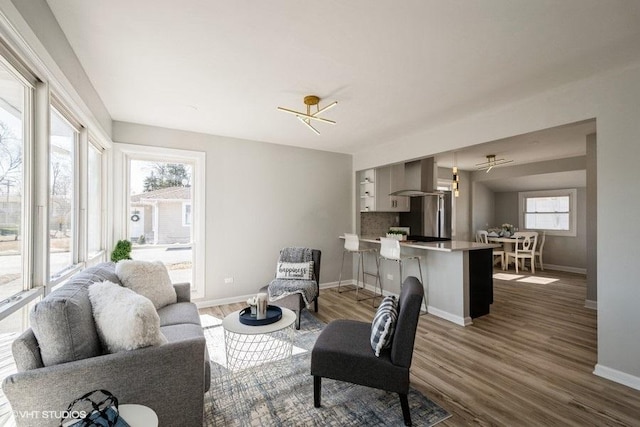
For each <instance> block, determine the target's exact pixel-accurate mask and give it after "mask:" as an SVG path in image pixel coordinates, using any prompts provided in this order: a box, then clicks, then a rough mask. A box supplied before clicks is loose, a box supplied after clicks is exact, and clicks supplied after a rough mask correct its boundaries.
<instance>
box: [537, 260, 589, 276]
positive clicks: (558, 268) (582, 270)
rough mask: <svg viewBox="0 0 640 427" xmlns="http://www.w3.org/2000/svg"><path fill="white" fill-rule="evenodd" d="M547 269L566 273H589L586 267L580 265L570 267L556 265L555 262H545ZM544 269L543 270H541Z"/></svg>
mask: <svg viewBox="0 0 640 427" xmlns="http://www.w3.org/2000/svg"><path fill="white" fill-rule="evenodd" d="M544 268H545V270H556V271H564V272H566V273H576V274H587V269H586V268H578V267H568V266H566V265H554V264H546V263H545V264H544ZM540 271H542V270H540ZM536 272H538V268H536Z"/></svg>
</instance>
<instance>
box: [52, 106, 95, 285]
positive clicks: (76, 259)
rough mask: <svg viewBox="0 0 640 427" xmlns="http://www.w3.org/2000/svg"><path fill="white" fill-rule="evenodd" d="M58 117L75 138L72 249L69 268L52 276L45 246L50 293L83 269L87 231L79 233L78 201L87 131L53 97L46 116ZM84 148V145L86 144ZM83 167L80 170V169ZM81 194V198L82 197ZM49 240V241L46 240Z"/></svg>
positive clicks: (83, 180) (80, 227)
mask: <svg viewBox="0 0 640 427" xmlns="http://www.w3.org/2000/svg"><path fill="white" fill-rule="evenodd" d="M54 112H55V113H57V114H58V116H59V118H61V119H62V120H64V121H65V122H66V123H67V124H68V125H69V126H70V127H71V128H73V130H74V131H75V137H74V141H73V149H74V152H73V158H72V164H73V168H74V170H73V200H72V217H71V229H72V233H71V236H72V241H71V243H70V248H71V264H70V265H68V266H66V267H65V268H64V269H63V270H61V271H60V272H58V273H57V274H56V275H55V276H54V275H52V272H51V264H50V263H51V251H50V249H51V245H50V243H49V242H48V243H49V244H48V245H47V250H48V257H47V262H48V263H49V268H48V269H47V270H48V273H49V277H48V278H47V280H48V286H49V287H50V288H51V289H54V288H56V287H57V286H58V285H60V284H62V283H64V282H65V281H67V280H68V279H69V277H71V276H72V275H74V274H75V273H77V272H78V271H80V270H81V269H82V267H83V263H82V261H83V258H84V256H85V255H84V254H82V255H81V254H80V252H81V250H86V244H85V245H83V244H81V243H80V242H81V241H82V239H85V238H86V231H85V230H82V228H83V226H86V221H82V219H81V203H83V202H81V200H82V201H84V200H86V191H84V192H83V191H82V189H81V184H82V185H83V186H86V182H85V181H86V176H85V177H81V175H82V173H81V170H82V169H84V170H86V162H87V159H86V156H83V155H82V154H86V150H83V149H82V148H81V146H82V145H84V144H82V142H83V141H86V133H85V132H86V131H85V130H84V128H83V127H82V125H81V124H80V123H79V122H78V121H77V120H76V119H75V118H74V117H73V115H72V113H71V112H70V111H69V109H68V108H66V107H65V106H64V104H62V103H61V102H60V101H59V100H58V99H57V98H56V97H55V96H51V104H50V106H49V115H50V116H51V115H52V114H53V113H54ZM50 137H51V131H50V130H49V138H50ZM85 144H86V142H85ZM48 149H49V150H50V149H51V139H49V147H48ZM49 156H51V153H49ZM49 163H51V158H50V157H49ZM81 165H82V166H81ZM47 173H49V171H47ZM50 178H51V177H50V175H49V179H50ZM81 178H85V179H81ZM50 185H51V183H50V182H49V186H50ZM50 191H51V190H50V189H49V191H48V192H49V209H50V205H51V199H50V197H51V193H50ZM83 193H84V194H83ZM49 220H50V218H49V213H47V227H48V224H49ZM81 230H82V231H81ZM48 233H49V231H48V230H47V235H48ZM47 240H49V239H47Z"/></svg>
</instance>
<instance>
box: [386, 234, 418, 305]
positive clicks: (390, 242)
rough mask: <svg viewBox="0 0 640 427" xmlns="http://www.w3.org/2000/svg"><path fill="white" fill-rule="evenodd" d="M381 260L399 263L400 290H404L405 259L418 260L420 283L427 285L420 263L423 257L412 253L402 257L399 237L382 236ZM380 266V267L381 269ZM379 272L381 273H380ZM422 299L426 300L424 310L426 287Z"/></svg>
mask: <svg viewBox="0 0 640 427" xmlns="http://www.w3.org/2000/svg"><path fill="white" fill-rule="evenodd" d="M379 259H380V261H384V260H387V261H393V262H396V263H398V269H399V271H400V290H402V263H403V262H404V261H409V260H416V261H418V271H419V272H420V283H422V286H424V287H425V288H426V286H425V283H424V280H423V278H422V266H421V265H420V260H421V259H422V257H420V256H419V255H411V256H406V257H402V256H400V241H399V240H397V239H389V238H387V237H381V238H380V256H379ZM380 261H378V266H379V265H380V264H379V263H380ZM379 268H380V267H378V269H379ZM378 274H379V273H378ZM422 301H423V302H424V311H425V313H426V311H427V290H426V289H425V292H424V296H423V297H422Z"/></svg>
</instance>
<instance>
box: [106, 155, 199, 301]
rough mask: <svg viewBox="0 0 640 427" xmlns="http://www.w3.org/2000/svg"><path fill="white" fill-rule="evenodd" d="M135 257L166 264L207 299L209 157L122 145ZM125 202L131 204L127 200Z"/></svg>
mask: <svg viewBox="0 0 640 427" xmlns="http://www.w3.org/2000/svg"><path fill="white" fill-rule="evenodd" d="M117 147H119V149H120V150H121V151H122V153H123V154H124V156H123V157H122V160H123V163H122V168H123V169H124V170H125V171H126V172H125V175H126V176H127V177H128V180H127V181H128V182H126V183H125V182H123V183H122V184H123V187H124V188H127V187H128V188H127V191H126V194H127V200H126V204H125V206H126V205H128V208H127V212H128V215H127V217H126V218H125V222H124V224H123V226H124V227H123V232H126V236H127V238H128V239H129V240H130V241H131V243H132V245H133V251H132V254H131V256H132V258H134V259H138V260H160V261H162V262H163V263H164V264H165V266H166V267H167V270H168V271H169V275H170V277H171V280H172V282H174V283H179V282H189V283H191V284H192V292H193V295H194V297H202V296H204V247H203V244H204V242H203V241H202V237H203V236H204V170H205V169H204V160H205V159H204V153H200V152H193V151H187V150H175V149H166V148H159V147H153V149H149V148H148V147H144V146H133V145H126V144H118V146H117ZM123 202H125V201H124V200H123Z"/></svg>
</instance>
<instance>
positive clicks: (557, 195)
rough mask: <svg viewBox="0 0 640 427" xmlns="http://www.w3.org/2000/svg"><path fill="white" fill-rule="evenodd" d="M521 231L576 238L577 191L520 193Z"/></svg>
mask: <svg viewBox="0 0 640 427" xmlns="http://www.w3.org/2000/svg"><path fill="white" fill-rule="evenodd" d="M518 197H519V210H520V212H519V218H520V224H519V225H520V229H522V230H533V231H546V232H547V234H549V235H556V236H576V189H563V190H547V191H528V192H521V193H518Z"/></svg>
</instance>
